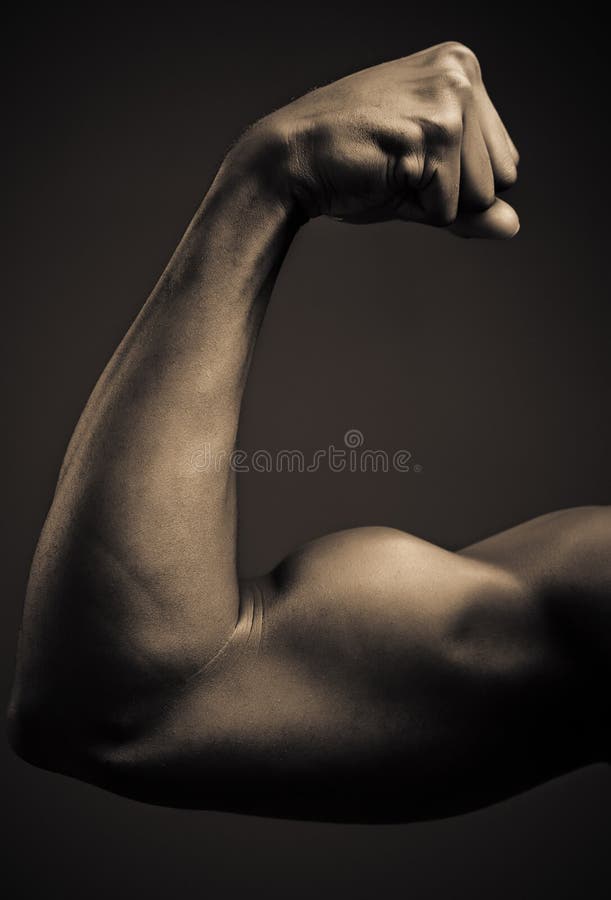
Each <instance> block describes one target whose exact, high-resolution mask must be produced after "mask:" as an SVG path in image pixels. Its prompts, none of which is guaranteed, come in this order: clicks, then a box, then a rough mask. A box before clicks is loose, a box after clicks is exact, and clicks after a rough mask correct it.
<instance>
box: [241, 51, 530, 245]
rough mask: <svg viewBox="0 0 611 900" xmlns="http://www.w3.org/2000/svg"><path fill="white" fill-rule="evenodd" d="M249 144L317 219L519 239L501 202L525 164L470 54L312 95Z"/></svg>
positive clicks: (425, 54)
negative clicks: (396, 222) (401, 223)
mask: <svg viewBox="0 0 611 900" xmlns="http://www.w3.org/2000/svg"><path fill="white" fill-rule="evenodd" d="M242 144H243V145H244V144H245V145H249V146H250V147H251V148H252V147H253V146H256V147H258V152H257V154H256V155H257V158H258V160H259V162H260V163H261V164H262V165H265V162H264V160H265V159H266V158H267V159H268V160H269V162H268V166H269V167H271V168H273V169H274V172H275V173H276V175H277V177H278V179H279V180H280V181H282V183H283V188H284V190H285V196H286V197H290V198H291V201H292V202H294V203H296V204H297V205H298V207H299V209H300V210H301V212H302V213H303V214H304V215H305V216H306V217H308V218H311V217H314V216H318V215H328V216H333V217H336V218H339V219H342V220H344V221H347V222H355V223H358V222H379V221H384V220H387V219H403V220H407V221H411V222H423V223H426V224H429V225H436V226H444V227H447V226H450V228H451V230H452V231H454V232H455V233H457V234H460V235H463V236H467V237H488V238H508V237H512V236H513V235H514V234H515V233H516V232H517V230H518V228H519V221H518V217H517V215H516V213H515V212H514V210H513V209H512V207H511V206H509V205H508V204H507V203H504V202H503V201H502V200H499V199H498V198H497V194H498V193H499V192H500V191H502V190H504V189H505V188H507V187H509V186H510V185H512V184H513V183H514V182H515V180H516V177H517V170H516V167H517V163H518V153H517V150H516V148H515V146H514V144H513V142H512V140H511V138H510V137H509V135H508V133H507V130H506V128H505V126H504V125H503V122H502V121H501V119H500V117H499V115H498V113H497V111H496V109H495V108H494V106H493V104H492V102H491V100H490V98H489V96H488V93H487V91H486V88H485V86H484V83H483V81H482V76H481V71H480V67H479V63H478V61H477V58H476V56H475V54H474V53H473V52H472V51H471V50H469V49H468V48H467V47H465V46H463V45H462V44H458V43H454V42H449V43H445V44H440V45H439V46H436V47H432V48H430V49H428V50H423V51H421V52H420V53H415V54H413V55H412V56H407V57H405V58H403V59H398V60H394V61H392V62H388V63H384V64H382V65H379V66H374V67H373V68H370V69H364V70H363V71H360V72H356V73H355V74H354V75H350V76H348V77H346V78H342V79H340V80H339V81H336V82H334V83H333V84H330V85H327V86H326V87H323V88H319V89H318V90H315V91H312V93H309V94H306V95H305V96H303V97H300V98H299V99H298V100H295V101H294V102H292V103H290V104H289V105H287V106H285V107H283V108H282V109H279V110H277V111H276V112H274V113H272V114H271V115H269V116H266V117H265V118H264V119H262V120H261V121H260V122H258V123H257V124H256V125H255V126H253V128H251V129H250V130H249V131H248V132H247V133H246V135H245V137H244V138H243V139H242ZM268 174H269V173H268Z"/></svg>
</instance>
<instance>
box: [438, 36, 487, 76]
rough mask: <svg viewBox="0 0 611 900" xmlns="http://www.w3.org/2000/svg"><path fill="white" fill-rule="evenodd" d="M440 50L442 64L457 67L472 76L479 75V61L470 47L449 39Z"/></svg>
mask: <svg viewBox="0 0 611 900" xmlns="http://www.w3.org/2000/svg"><path fill="white" fill-rule="evenodd" d="M440 51H441V52H440V62H441V64H442V66H444V67H446V68H447V67H449V68H457V69H459V70H461V71H462V72H464V73H465V74H467V75H468V76H470V77H471V78H475V77H476V76H478V75H479V72H480V67H479V61H478V59H477V56H476V55H475V53H474V52H473V50H471V48H470V47H467V46H466V45H465V44H461V43H460V41H447V42H446V43H445V44H442V45H441V47H440Z"/></svg>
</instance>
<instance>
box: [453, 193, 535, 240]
mask: <svg viewBox="0 0 611 900" xmlns="http://www.w3.org/2000/svg"><path fill="white" fill-rule="evenodd" d="M448 230H449V231H451V232H452V234H456V235H458V237H466V238H484V239H487V240H507V239H508V238H512V237H514V236H515V235H516V234H517V233H518V231H519V230H520V220H519V219H518V215H517V213H516V211H515V209H514V208H513V207H512V206H510V205H509V204H508V203H505V201H504V200H499V199H498V198H497V199H496V201H495V202H494V204H493V205H492V206H491V207H490V209H486V210H484V211H483V212H460V213H459V214H458V217H457V219H456V221H455V222H454V223H453V225H451V226H450V228H449V229H448Z"/></svg>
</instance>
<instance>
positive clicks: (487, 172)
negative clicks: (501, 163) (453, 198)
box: [459, 110, 495, 212]
mask: <svg viewBox="0 0 611 900" xmlns="http://www.w3.org/2000/svg"><path fill="white" fill-rule="evenodd" d="M464 123H465V124H464V130H463V142H462V147H461V156H460V197H459V209H460V210H461V211H465V212H469V211H470V212H481V211H482V210H484V209H488V208H489V207H491V206H492V204H493V203H494V200H495V196H494V173H493V171H492V165H491V163H490V155H489V153H488V148H487V146H486V142H485V140H484V136H483V134H482V130H481V128H480V125H479V121H478V118H477V115H476V114H475V113H474V111H472V110H468V111H467V112H466V113H465V119H464Z"/></svg>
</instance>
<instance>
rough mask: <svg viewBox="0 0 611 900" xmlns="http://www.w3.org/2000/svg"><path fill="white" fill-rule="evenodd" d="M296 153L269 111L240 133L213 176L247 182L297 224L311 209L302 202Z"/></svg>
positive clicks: (306, 219) (229, 180)
mask: <svg viewBox="0 0 611 900" xmlns="http://www.w3.org/2000/svg"><path fill="white" fill-rule="evenodd" d="M297 155H298V154H297V153H296V151H295V142H294V141H293V140H292V139H291V137H290V135H289V134H287V133H286V130H285V129H284V128H283V127H282V125H281V124H280V123H278V122H277V121H276V119H275V117H274V115H273V114H272V115H271V116H267V117H265V118H264V119H261V120H260V121H259V122H256V123H255V124H254V125H252V126H250V128H248V130H247V131H246V132H245V133H244V134H243V135H242V137H241V138H240V139H239V140H238V142H237V143H236V144H235V145H234V146H233V147H232V148H231V150H230V151H229V153H228V154H227V156H226V157H225V159H224V160H223V163H222V165H221V168H220V170H219V173H218V176H217V179H219V180H220V181H221V183H223V184H231V183H234V182H235V181H236V180H240V181H244V182H247V183H249V184H250V185H252V188H253V190H255V191H256V193H257V194H258V195H259V196H261V198H262V199H263V200H264V201H266V202H271V203H275V204H277V205H278V206H279V207H281V208H282V209H283V210H284V211H285V214H286V216H287V219H288V220H290V221H291V222H292V223H293V224H294V225H295V226H296V227H299V226H300V225H303V224H305V222H307V221H308V219H310V218H311V217H312V212H311V210H310V209H309V206H308V204H307V203H304V202H303V199H304V198H303V191H302V190H301V188H300V185H301V181H302V180H303V179H302V178H301V177H300V175H299V160H298V159H296V156H297Z"/></svg>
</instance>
